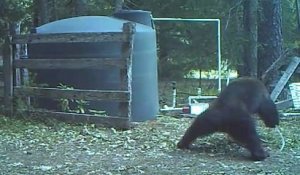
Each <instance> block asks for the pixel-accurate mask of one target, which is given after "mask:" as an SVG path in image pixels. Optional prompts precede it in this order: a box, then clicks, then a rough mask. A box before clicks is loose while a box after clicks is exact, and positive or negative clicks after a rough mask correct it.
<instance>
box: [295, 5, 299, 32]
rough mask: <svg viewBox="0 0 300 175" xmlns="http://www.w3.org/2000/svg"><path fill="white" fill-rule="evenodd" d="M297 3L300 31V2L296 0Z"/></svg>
mask: <svg viewBox="0 0 300 175" xmlns="http://www.w3.org/2000/svg"><path fill="white" fill-rule="evenodd" d="M295 3H296V11H297V21H298V29H300V0H295Z"/></svg>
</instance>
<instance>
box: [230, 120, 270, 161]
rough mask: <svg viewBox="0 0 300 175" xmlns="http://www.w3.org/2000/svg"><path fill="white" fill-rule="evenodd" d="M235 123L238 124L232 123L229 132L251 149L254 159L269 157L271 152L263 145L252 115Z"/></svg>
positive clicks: (259, 159)
mask: <svg viewBox="0 0 300 175" xmlns="http://www.w3.org/2000/svg"><path fill="white" fill-rule="evenodd" d="M235 123H236V125H232V127H231V129H230V130H229V131H228V134H229V135H230V136H231V137H232V138H233V139H235V140H236V141H237V142H239V143H241V144H242V145H244V147H245V148H246V149H248V150H249V151H250V153H251V159H252V160H254V161H261V160H264V159H265V158H267V157H268V156H269V154H268V153H267V152H266V151H265V150H264V148H263V147H262V145H261V140H260V138H259V135H258V134H257V132H256V129H255V125H254V122H253V121H252V119H251V117H250V116H249V118H242V119H240V120H239V121H236V122H235Z"/></svg>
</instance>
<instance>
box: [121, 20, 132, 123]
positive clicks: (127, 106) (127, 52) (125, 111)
mask: <svg viewBox="0 0 300 175" xmlns="http://www.w3.org/2000/svg"><path fill="white" fill-rule="evenodd" d="M123 32H124V33H125V34H126V38H127V42H124V43H123V45H122V59H123V60H126V63H127V64H126V68H127V69H123V70H120V80H121V85H122V86H121V89H126V90H128V92H129V95H130V98H129V101H128V102H126V103H120V104H119V112H120V115H127V116H128V117H129V118H130V119H131V103H132V87H131V84H132V55H133V39H134V33H135V25H134V24H133V23H131V22H129V23H125V24H124V25H123ZM123 82H124V83H123Z"/></svg>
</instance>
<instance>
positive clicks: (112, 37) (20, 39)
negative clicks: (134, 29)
mask: <svg viewBox="0 0 300 175" xmlns="http://www.w3.org/2000/svg"><path fill="white" fill-rule="evenodd" d="M113 41H121V42H123V41H126V35H124V34H123V33H121V32H104V33H100V32H93V33H91V32H90V33H88V32H87V33H51V34H41V33H38V34H36V33H34V34H27V35H16V36H14V37H13V40H12V43H13V44H33V43H91V42H113Z"/></svg>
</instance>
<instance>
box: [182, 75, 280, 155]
mask: <svg viewBox="0 0 300 175" xmlns="http://www.w3.org/2000/svg"><path fill="white" fill-rule="evenodd" d="M252 114H258V115H259V116H260V118H261V119H262V120H263V121H264V123H265V125H266V126H267V127H270V128H274V127H276V125H278V124H279V116H278V111H277V109H276V105H275V104H274V102H273V101H272V99H271V98H270V95H269V93H268V91H267V89H266V87H265V86H264V84H263V83H262V82H261V81H259V80H257V79H254V78H238V79H236V80H234V81H232V82H231V83H229V85H228V86H227V87H226V88H224V90H222V91H221V93H220V94H219V96H218V98H217V99H216V100H214V101H213V102H212V104H210V106H209V108H208V109H207V110H205V111H204V112H203V113H201V114H200V115H199V116H197V118H195V120H194V122H193V123H192V124H191V126H190V127H189V128H188V129H187V131H186V132H185V134H184V136H183V137H182V139H181V140H180V141H179V142H178V144H177V147H178V148H180V149H185V148H188V147H189V145H190V144H191V143H192V142H193V141H194V140H195V139H196V138H197V137H201V136H205V135H208V134H212V133H214V132H224V133H227V134H229V135H230V136H231V137H232V138H233V139H234V140H236V141H237V142H239V143H241V144H242V145H244V147H245V148H247V149H248V150H249V151H250V153H251V158H252V160H255V161H258V160H264V159H265V158H266V157H268V156H269V154H268V153H267V152H266V151H265V150H264V149H263V147H262V145H261V140H260V138H259V135H258V134H257V132H256V128H255V121H254V120H253V117H252V116H251V115H252Z"/></svg>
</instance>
